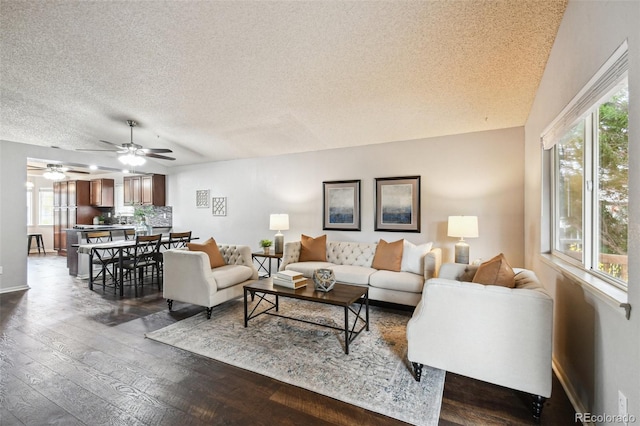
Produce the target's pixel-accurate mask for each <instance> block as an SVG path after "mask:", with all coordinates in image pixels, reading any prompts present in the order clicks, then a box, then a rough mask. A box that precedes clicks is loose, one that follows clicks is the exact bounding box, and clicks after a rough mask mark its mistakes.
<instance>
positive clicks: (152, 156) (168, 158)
mask: <svg viewBox="0 0 640 426" xmlns="http://www.w3.org/2000/svg"><path fill="white" fill-rule="evenodd" d="M144 156H145V157H151V158H159V159H161V160H175V158H173V157H167V156H166V155H159V154H153V153H151V152H150V153H148V154H144Z"/></svg>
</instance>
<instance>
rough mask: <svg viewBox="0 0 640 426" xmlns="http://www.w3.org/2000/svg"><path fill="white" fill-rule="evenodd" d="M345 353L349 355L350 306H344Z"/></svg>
mask: <svg viewBox="0 0 640 426" xmlns="http://www.w3.org/2000/svg"><path fill="white" fill-rule="evenodd" d="M344 353H345V354H347V355H349V307H348V306H345V307H344Z"/></svg>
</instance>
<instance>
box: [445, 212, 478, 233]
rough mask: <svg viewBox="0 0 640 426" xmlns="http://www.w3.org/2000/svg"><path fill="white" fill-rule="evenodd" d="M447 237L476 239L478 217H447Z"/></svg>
mask: <svg viewBox="0 0 640 426" xmlns="http://www.w3.org/2000/svg"><path fill="white" fill-rule="evenodd" d="M447 235H448V236H450V237H458V238H465V237H466V238H477V237H478V216H449V226H448V230H447Z"/></svg>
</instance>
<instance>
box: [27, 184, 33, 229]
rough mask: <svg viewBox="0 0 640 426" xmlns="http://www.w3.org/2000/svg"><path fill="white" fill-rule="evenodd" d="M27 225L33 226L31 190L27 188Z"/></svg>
mask: <svg viewBox="0 0 640 426" xmlns="http://www.w3.org/2000/svg"><path fill="white" fill-rule="evenodd" d="M27 226H33V191H32V190H31V189H27Z"/></svg>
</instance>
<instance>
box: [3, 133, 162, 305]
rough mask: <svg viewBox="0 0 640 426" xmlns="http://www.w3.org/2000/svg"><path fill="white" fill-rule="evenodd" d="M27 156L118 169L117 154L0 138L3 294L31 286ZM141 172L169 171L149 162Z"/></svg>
mask: <svg viewBox="0 0 640 426" xmlns="http://www.w3.org/2000/svg"><path fill="white" fill-rule="evenodd" d="M27 158H37V159H43V160H50V161H61V162H67V163H78V164H96V165H98V166H103V167H113V168H118V167H120V166H121V165H120V164H119V163H118V160H117V159H116V158H115V156H112V155H111V156H109V155H95V154H89V153H84V152H76V151H65V150H61V149H54V148H47V147H43V146H35V145H28V144H21V143H14V142H7V141H0V267H1V268H2V274H0V293H5V292H9V291H16V290H22V289H26V288H28V283H27V220H26V217H27V205H26V202H25V186H24V184H25V182H26V181H27ZM139 171H140V172H142V173H144V172H150V173H151V172H152V173H161V174H166V173H167V169H166V168H165V167H164V166H162V165H160V164H157V163H154V162H150V161H148V162H147V164H145V165H144V166H143V167H141V168H140V170H139Z"/></svg>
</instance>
